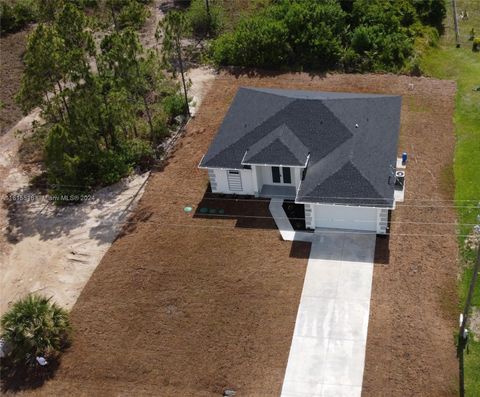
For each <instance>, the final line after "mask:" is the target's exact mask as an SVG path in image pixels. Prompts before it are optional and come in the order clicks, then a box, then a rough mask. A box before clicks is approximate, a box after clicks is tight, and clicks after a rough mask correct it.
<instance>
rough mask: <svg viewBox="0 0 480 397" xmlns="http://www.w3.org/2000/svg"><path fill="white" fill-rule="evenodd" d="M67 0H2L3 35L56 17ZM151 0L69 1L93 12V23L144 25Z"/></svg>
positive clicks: (102, 24)
mask: <svg viewBox="0 0 480 397" xmlns="http://www.w3.org/2000/svg"><path fill="white" fill-rule="evenodd" d="M64 2H65V0H0V32H1V34H2V35H4V34H7V33H14V32H17V31H19V30H22V29H24V28H25V27H26V26H27V25H28V24H30V23H33V22H49V21H52V20H53V18H54V16H55V14H56V12H57V11H58V10H59V9H61V8H62V6H63V3H64ZM150 2H151V0H69V1H68V3H69V4H71V5H73V6H75V7H76V8H77V9H79V10H83V11H88V12H89V14H90V15H92V18H91V21H90V22H93V24H99V25H101V26H102V27H104V28H105V27H106V25H108V24H110V23H114V24H115V26H116V28H118V29H124V28H127V27H132V28H135V29H138V28H140V27H141V26H143V24H144V23H145V20H146V19H147V17H148V9H147V8H146V7H145V5H146V4H148V3H150Z"/></svg>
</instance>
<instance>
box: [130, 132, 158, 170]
mask: <svg viewBox="0 0 480 397" xmlns="http://www.w3.org/2000/svg"><path fill="white" fill-rule="evenodd" d="M126 152H127V160H128V162H129V163H130V164H131V165H132V166H138V167H139V168H140V169H141V170H142V171H145V170H148V169H149V168H151V167H152V166H153V164H154V163H155V153H154V151H153V149H152V147H151V146H150V144H149V143H148V142H145V141H142V140H140V139H132V140H131V141H129V142H128V146H127V147H126Z"/></svg>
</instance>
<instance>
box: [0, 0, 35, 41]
mask: <svg viewBox="0 0 480 397" xmlns="http://www.w3.org/2000/svg"><path fill="white" fill-rule="evenodd" d="M36 18H37V7H36V3H35V2H34V0H18V1H16V2H14V3H13V5H12V4H11V3H10V2H7V1H0V32H1V33H2V34H4V33H13V32H17V31H19V30H21V29H23V28H24V27H25V26H27V25H28V24H29V23H31V22H34V21H35V20H36Z"/></svg>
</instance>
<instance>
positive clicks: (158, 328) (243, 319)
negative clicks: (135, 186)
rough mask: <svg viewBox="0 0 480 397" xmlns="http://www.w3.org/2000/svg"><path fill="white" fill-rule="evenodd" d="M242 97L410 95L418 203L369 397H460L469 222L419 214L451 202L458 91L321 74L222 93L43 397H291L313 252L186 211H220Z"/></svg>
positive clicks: (103, 283)
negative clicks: (219, 188) (461, 295)
mask: <svg viewBox="0 0 480 397" xmlns="http://www.w3.org/2000/svg"><path fill="white" fill-rule="evenodd" d="M410 84H413V87H412V86H411V85H410ZM241 85H248V86H267V87H282V88H296V89H317V90H333V91H358V92H378V93H393V94H401V95H404V99H403V109H402V137H401V142H400V147H399V150H400V152H401V151H404V150H405V151H407V152H409V155H410V162H409V165H408V168H407V179H406V181H407V182H406V183H407V188H406V192H407V193H406V198H407V201H406V203H405V205H404V206H399V208H398V209H397V210H396V211H395V215H394V216H393V219H392V236H390V238H389V239H388V240H389V241H388V243H389V244H388V246H387V247H386V248H385V246H382V249H381V250H378V252H377V256H376V258H377V260H378V261H379V263H378V265H376V266H375V271H374V280H373V293H372V305H371V318H370V323H369V334H368V335H369V336H368V344H367V356H366V368H365V376H364V395H365V396H402V397H403V396H413V395H418V396H420V395H424V396H427V395H428V396H446V395H452V394H453V391H454V385H455V383H456V375H455V374H456V359H455V347H454V344H453V332H454V329H455V325H456V315H457V314H456V310H455V307H456V306H455V305H456V301H457V297H456V293H455V285H456V275H457V262H456V257H457V245H456V238H455V236H454V232H455V227H454V225H453V224H452V223H453V222H455V212H454V209H452V208H447V207H450V206H447V205H444V206H443V207H442V208H440V207H439V202H430V204H433V207H423V206H419V204H420V202H418V201H411V200H418V199H434V200H444V199H451V197H450V196H448V195H447V194H446V193H445V191H444V190H443V189H442V186H441V185H442V184H441V178H442V174H444V172H445V170H448V169H450V167H451V164H452V153H453V148H454V136H453V125H452V112H453V107H454V101H453V96H454V93H455V85H454V84H453V83H452V82H443V81H438V80H431V79H424V78H410V77H405V76H400V77H399V76H394V75H331V76H328V77H326V78H324V77H316V76H311V75H307V74H283V75H280V74H279V75H275V74H272V75H262V76H249V77H247V76H244V75H238V76H231V75H225V74H223V75H221V76H220V77H219V78H218V79H217V80H216V82H215V83H214V85H213V88H212V89H211V91H210V92H209V94H208V96H207V98H206V100H205V102H204V103H203V105H202V108H201V110H200V112H199V113H198V115H197V117H196V118H195V119H194V120H193V121H192V122H191V123H190V125H189V126H188V131H187V134H186V136H185V137H184V138H183V139H182V140H181V142H180V145H179V147H178V149H177V150H176V152H175V153H174V155H173V157H172V158H171V159H170V161H169V164H168V165H167V166H166V167H165V169H164V170H163V171H162V172H157V173H155V174H154V175H153V176H152V178H151V180H150V182H149V184H148V186H147V191H146V193H145V195H144V196H143V198H142V200H141V203H140V206H139V213H140V214H141V215H140V216H139V217H138V218H137V219H136V221H135V222H134V223H132V225H133V226H134V227H131V228H130V229H129V231H128V233H126V234H125V235H124V236H123V237H121V238H119V239H118V240H117V241H116V243H115V244H114V245H113V246H112V248H111V249H110V250H109V252H108V253H107V254H106V256H105V257H104V259H103V260H102V262H101V264H100V265H99V267H98V268H97V270H96V271H95V273H94V274H93V276H92V278H91V280H90V281H89V283H88V284H87V286H86V287H85V289H84V291H83V293H82V295H81V296H80V298H79V300H78V302H77V304H76V305H75V307H74V309H73V312H72V318H73V325H74V327H75V329H76V334H75V342H74V343H73V346H72V347H71V349H70V351H69V352H68V353H67V354H65V356H64V357H63V361H62V365H61V366H60V369H59V371H58V372H57V374H56V377H55V379H54V380H52V381H50V382H48V383H47V384H46V385H45V386H43V387H42V388H40V389H37V390H36V391H35V392H33V393H32V394H34V395H45V396H47V395H75V396H79V395H85V396H87V395H133V394H135V395H137V396H141V395H152V396H153V395H155V396H167V397H168V396H179V395H182V396H219V395H221V393H222V391H223V388H225V387H229V388H233V389H236V390H237V391H238V393H237V396H278V395H279V393H280V389H281V385H282V382H283V376H284V371H285V366H286V362H287V357H288V352H289V348H290V342H291V337H292V333H293V327H294V322H295V316H296V311H297V307H298V303H299V298H300V294H301V290H302V284H303V278H304V272H305V266H306V262H307V257H308V248H309V247H308V244H299V243H295V244H291V243H288V242H283V241H281V240H280V238H279V235H278V232H277V231H276V230H275V229H274V228H272V229H269V228H267V227H258V228H244V227H238V225H237V223H238V221H239V220H238V219H235V218H234V217H232V219H225V218H221V217H219V218H214V217H206V218H207V219H205V217H202V216H198V215H199V214H197V215H195V214H194V213H191V214H186V213H184V212H183V208H184V207H185V206H188V205H190V206H194V208H195V210H198V208H200V207H201V206H204V207H208V208H210V207H213V208H217V207H218V205H217V204H214V205H213V203H211V202H208V197H204V196H205V191H206V189H207V175H206V172H204V171H202V170H198V169H197V164H198V163H199V161H200V159H201V157H202V155H203V154H204V152H205V151H206V149H207V147H208V144H209V142H210V140H211V138H212V137H213V136H214V133H215V131H216V130H217V128H218V126H219V125H220V123H221V121H222V118H223V116H224V114H225V112H226V110H227V108H228V105H229V103H230V102H231V100H232V98H233V96H234V94H235V92H236V90H237V88H238V87H239V86H241ZM205 200H207V201H205ZM407 204H409V206H407ZM242 205H244V207H243V208H242V211H243V210H245V211H253V212H252V213H254V214H255V212H254V211H260V213H264V208H263V209H262V208H261V206H260V207H256V208H257V209H254V207H250V209H247V208H246V207H245V205H246V204H242ZM218 208H219V207H218ZM222 208H223V209H224V210H225V211H226V212H227V211H233V210H237V209H238V208H233V207H232V208H230V207H227V203H222ZM142 214H143V215H142ZM144 214H147V215H148V216H147V215H144ZM142 219H143V221H142ZM267 221H268V219H267ZM398 222H424V223H432V222H446V223H449V225H443V226H442V225H431V224H428V225H418V224H412V223H398ZM403 234H408V236H403ZM431 234H442V235H446V236H443V237H432V236H430V235H431Z"/></svg>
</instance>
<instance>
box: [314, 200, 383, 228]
mask: <svg viewBox="0 0 480 397" xmlns="http://www.w3.org/2000/svg"><path fill="white" fill-rule="evenodd" d="M313 207H314V217H315V227H327V228H335V229H352V230H369V231H376V230H377V209H376V208H365V207H350V206H341V205H319V204H316V205H314V206H313Z"/></svg>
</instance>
